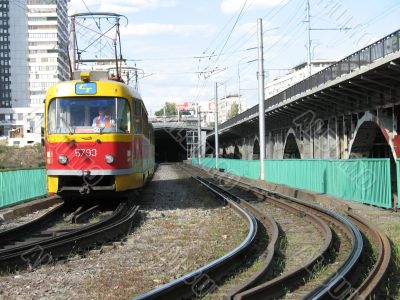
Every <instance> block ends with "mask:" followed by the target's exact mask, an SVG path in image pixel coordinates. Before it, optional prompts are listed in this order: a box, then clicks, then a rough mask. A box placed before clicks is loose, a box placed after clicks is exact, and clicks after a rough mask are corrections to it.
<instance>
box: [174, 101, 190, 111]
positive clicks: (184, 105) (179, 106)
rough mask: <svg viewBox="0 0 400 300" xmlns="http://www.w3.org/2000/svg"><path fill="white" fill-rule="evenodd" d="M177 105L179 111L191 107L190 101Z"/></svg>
mask: <svg viewBox="0 0 400 300" xmlns="http://www.w3.org/2000/svg"><path fill="white" fill-rule="evenodd" d="M175 107H176V109H177V110H179V111H181V110H188V109H189V102H182V103H175Z"/></svg>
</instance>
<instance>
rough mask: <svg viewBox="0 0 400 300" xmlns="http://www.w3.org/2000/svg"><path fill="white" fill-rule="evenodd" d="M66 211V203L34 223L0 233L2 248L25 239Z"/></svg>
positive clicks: (30, 222)
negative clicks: (17, 240)
mask: <svg viewBox="0 0 400 300" xmlns="http://www.w3.org/2000/svg"><path fill="white" fill-rule="evenodd" d="M64 209H65V205H64V203H61V204H59V205H57V206H56V207H54V208H52V209H51V210H49V211H48V212H46V213H45V214H43V215H42V216H40V217H38V218H36V219H34V220H32V221H29V222H27V223H24V224H22V225H19V226H17V227H13V228H9V229H6V230H3V231H0V247H1V246H3V245H5V244H6V243H8V242H10V241H11V240H16V239H18V238H21V237H24V236H26V234H27V233H29V232H32V231H35V230H37V229H39V228H41V227H42V226H43V225H44V224H45V223H48V222H50V221H51V220H53V219H54V218H56V217H58V216H60V215H61V214H62V213H63V211H64ZM0 251H1V249H0Z"/></svg>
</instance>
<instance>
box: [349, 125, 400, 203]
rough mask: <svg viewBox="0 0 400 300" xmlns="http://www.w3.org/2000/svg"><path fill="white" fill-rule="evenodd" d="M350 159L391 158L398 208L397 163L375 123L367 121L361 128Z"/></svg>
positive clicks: (393, 185) (394, 199)
mask: <svg viewBox="0 0 400 300" xmlns="http://www.w3.org/2000/svg"><path fill="white" fill-rule="evenodd" d="M349 158H389V159H390V178H391V181H392V182H391V186H392V193H393V195H394V197H393V201H395V203H393V206H397V201H398V200H397V193H398V191H397V173H396V161H395V158H394V155H393V151H392V148H391V147H390V145H389V143H388V141H387V139H386V138H385V136H384V135H383V133H382V130H381V128H380V127H379V126H378V125H377V124H376V123H375V122H371V121H366V122H364V123H363V124H362V125H361V126H360V128H359V129H358V131H357V135H356V137H355V138H354V141H353V145H352V147H351V152H350V155H349Z"/></svg>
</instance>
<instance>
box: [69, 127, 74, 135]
mask: <svg viewBox="0 0 400 300" xmlns="http://www.w3.org/2000/svg"><path fill="white" fill-rule="evenodd" d="M67 128H68V131H69V134H74V133H75V128H74V127H73V126H68V127H67Z"/></svg>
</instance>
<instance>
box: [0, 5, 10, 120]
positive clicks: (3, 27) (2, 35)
mask: <svg viewBox="0 0 400 300" xmlns="http://www.w3.org/2000/svg"><path fill="white" fill-rule="evenodd" d="M0 5H1V6H0V108H5V107H10V106H11V90H10V37H9V27H10V24H9V21H10V19H9V11H10V7H9V3H8V1H4V0H0ZM0 120H1V119H0Z"/></svg>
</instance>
